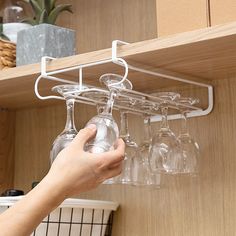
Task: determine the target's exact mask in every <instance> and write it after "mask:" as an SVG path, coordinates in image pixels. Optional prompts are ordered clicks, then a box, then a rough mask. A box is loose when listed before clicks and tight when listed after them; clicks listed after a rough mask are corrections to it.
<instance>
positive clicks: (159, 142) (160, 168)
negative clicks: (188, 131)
mask: <svg viewBox="0 0 236 236" xmlns="http://www.w3.org/2000/svg"><path fill="white" fill-rule="evenodd" d="M153 96H156V97H158V98H161V99H163V102H162V103H161V104H160V108H161V114H162V121H161V127H160V129H159V131H158V132H157V133H156V134H155V135H154V136H153V138H152V144H151V147H150V153H149V164H150V169H151V171H152V172H154V173H163V174H176V173H178V172H179V171H180V170H181V169H182V167H181V158H182V153H181V150H180V143H179V141H178V139H177V138H176V136H175V134H174V133H173V132H172V131H171V129H170V128H169V124H168V119H167V115H168V107H169V104H168V100H169V101H173V100H174V99H176V98H177V97H180V95H179V94H177V93H173V92H161V93H156V94H153Z"/></svg>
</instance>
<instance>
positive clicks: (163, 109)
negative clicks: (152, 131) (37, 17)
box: [161, 106, 169, 129]
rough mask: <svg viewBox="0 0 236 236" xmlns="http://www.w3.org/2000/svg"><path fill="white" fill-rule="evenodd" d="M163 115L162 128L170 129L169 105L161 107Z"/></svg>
mask: <svg viewBox="0 0 236 236" xmlns="http://www.w3.org/2000/svg"><path fill="white" fill-rule="evenodd" d="M161 115H162V121H161V128H165V129H166V128H167V129H168V128H169V124H168V119H167V115H168V106H163V107H162V108H161Z"/></svg>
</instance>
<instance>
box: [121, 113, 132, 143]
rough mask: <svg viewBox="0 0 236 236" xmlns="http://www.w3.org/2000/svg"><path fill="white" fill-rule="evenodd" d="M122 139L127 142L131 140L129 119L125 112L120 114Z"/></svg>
mask: <svg viewBox="0 0 236 236" xmlns="http://www.w3.org/2000/svg"><path fill="white" fill-rule="evenodd" d="M120 126H121V128H120V137H121V138H123V139H125V140H127V139H129V137H130V135H129V127H128V119H127V113H126V112H124V111H121V112H120Z"/></svg>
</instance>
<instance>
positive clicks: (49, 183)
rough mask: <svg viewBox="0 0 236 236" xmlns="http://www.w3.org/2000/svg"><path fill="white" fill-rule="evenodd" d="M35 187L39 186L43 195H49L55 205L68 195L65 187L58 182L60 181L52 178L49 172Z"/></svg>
mask: <svg viewBox="0 0 236 236" xmlns="http://www.w3.org/2000/svg"><path fill="white" fill-rule="evenodd" d="M37 187H39V188H41V189H42V191H43V192H44V194H45V195H47V194H48V195H50V198H51V200H52V201H53V203H54V204H55V206H58V205H60V203H61V202H63V201H64V200H65V199H66V198H67V197H68V196H67V191H66V189H65V188H64V187H63V185H61V184H60V181H58V180H55V179H54V178H52V176H51V175H50V173H49V174H47V175H46V176H45V177H44V178H43V180H42V181H41V182H40V183H39V185H38V186H37Z"/></svg>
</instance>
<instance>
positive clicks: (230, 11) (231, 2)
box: [210, 0, 236, 25]
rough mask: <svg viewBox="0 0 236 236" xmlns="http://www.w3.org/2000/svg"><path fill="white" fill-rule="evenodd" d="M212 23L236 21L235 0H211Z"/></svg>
mask: <svg viewBox="0 0 236 236" xmlns="http://www.w3.org/2000/svg"><path fill="white" fill-rule="evenodd" d="M210 9H211V23H212V25H218V24H223V23H227V22H231V21H236V1H235V0H210Z"/></svg>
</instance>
